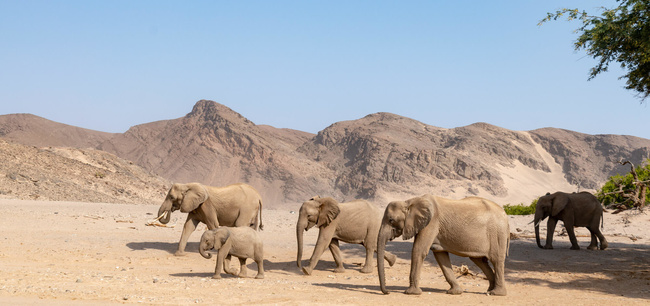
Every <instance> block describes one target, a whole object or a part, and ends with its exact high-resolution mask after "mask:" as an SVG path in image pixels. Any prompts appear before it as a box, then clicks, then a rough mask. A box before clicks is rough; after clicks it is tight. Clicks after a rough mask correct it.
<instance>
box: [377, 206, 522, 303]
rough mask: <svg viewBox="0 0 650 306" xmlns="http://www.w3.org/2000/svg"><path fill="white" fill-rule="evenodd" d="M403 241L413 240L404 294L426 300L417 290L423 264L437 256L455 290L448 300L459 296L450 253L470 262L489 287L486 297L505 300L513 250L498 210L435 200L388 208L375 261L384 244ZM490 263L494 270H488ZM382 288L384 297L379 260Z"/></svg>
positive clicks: (382, 276) (502, 213)
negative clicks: (507, 267) (508, 259)
mask: <svg viewBox="0 0 650 306" xmlns="http://www.w3.org/2000/svg"><path fill="white" fill-rule="evenodd" d="M399 236H403V239H404V240H408V239H410V238H412V237H415V239H414V241H413V248H412V252H411V271H410V275H409V283H410V285H409V287H408V288H407V289H406V291H405V292H404V293H406V294H415V295H418V294H422V289H420V286H419V280H420V271H421V269H422V262H423V261H424V258H425V257H426V256H427V254H428V253H429V250H432V251H433V255H434V256H435V258H436V261H437V262H438V265H439V266H440V269H441V270H442V273H443V274H444V276H445V279H446V280H447V282H448V283H449V285H451V288H450V289H449V290H448V291H447V293H448V294H461V293H462V292H463V289H462V288H461V286H460V285H459V284H458V282H457V281H456V277H455V276H454V272H453V270H452V266H451V261H450V260H449V253H452V254H454V255H458V256H462V257H469V258H470V259H471V260H472V262H474V263H475V264H476V265H477V266H478V267H479V268H480V269H481V270H482V271H483V273H484V274H485V276H486V277H487V279H488V280H489V282H490V285H489V288H488V294H491V295H506V283H505V278H504V270H505V260H506V256H507V255H508V249H509V247H510V225H509V224H508V216H507V215H506V213H505V211H504V210H503V208H501V207H500V206H499V205H498V204H496V203H494V202H492V201H490V200H487V199H483V198H479V197H467V198H464V199H462V200H450V199H445V198H441V197H436V196H433V195H428V194H427V195H423V196H420V197H414V198H411V199H409V200H406V201H393V202H390V203H389V204H388V206H387V207H386V210H385V212H384V217H383V219H382V221H381V228H380V229H379V235H378V238H377V257H378V258H381V256H382V255H383V253H384V250H385V248H386V242H387V241H388V240H393V239H394V238H396V237H399ZM488 261H489V262H492V265H493V266H494V270H493V269H492V268H491V267H490V265H489V264H488ZM377 270H378V272H379V285H380V288H381V291H382V292H383V293H384V294H388V291H386V279H385V274H384V263H383V262H382V261H381V260H377Z"/></svg>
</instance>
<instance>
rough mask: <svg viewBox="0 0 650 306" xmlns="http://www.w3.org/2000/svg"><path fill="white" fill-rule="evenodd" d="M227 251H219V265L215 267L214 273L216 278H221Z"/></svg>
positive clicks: (213, 276)
mask: <svg viewBox="0 0 650 306" xmlns="http://www.w3.org/2000/svg"><path fill="white" fill-rule="evenodd" d="M226 254H227V252H221V250H220V251H219V252H218V253H217V266H216V267H215V268H214V275H212V278H214V279H220V278H221V269H222V268H223V259H224V258H225V257H226Z"/></svg>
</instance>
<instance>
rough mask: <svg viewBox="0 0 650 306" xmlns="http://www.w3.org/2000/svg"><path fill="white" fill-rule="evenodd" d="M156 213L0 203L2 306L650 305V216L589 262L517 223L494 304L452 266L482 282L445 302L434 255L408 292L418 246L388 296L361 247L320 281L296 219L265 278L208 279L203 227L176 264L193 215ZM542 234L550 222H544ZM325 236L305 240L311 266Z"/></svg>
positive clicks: (273, 247) (625, 225) (284, 225)
mask: <svg viewBox="0 0 650 306" xmlns="http://www.w3.org/2000/svg"><path fill="white" fill-rule="evenodd" d="M157 209H158V207H157V206H153V205H133V204H97V203H73V202H38V201H20V200H0V233H2V236H0V271H1V273H0V304H4V305H8V304H12V305H13V304H55V305H76V304H83V305H87V304H93V305H95V304H116V303H122V304H136V303H142V304H226V303H227V304H289V305H298V304H306V303H309V304H317V305H318V304H358V305H372V304H375V305H378V304H395V305H404V303H410V304H465V305H466V304H516V305H530V304H548V303H554V304H557V303H561V304H576V305H595V304H608V305H615V304H618V305H623V304H624V305H630V304H648V303H650V243H649V241H650V240H649V239H650V227H649V226H648V225H649V224H650V214H643V213H642V214H639V213H636V214H629V215H628V214H618V215H611V214H606V216H605V229H604V233H605V235H606V237H607V239H608V240H609V243H610V244H609V249H607V250H605V251H589V250H586V249H585V248H586V246H587V245H588V244H589V238H588V237H586V234H587V233H588V232H587V231H586V230H585V229H580V230H578V234H579V235H580V236H583V237H578V240H579V242H580V245H581V247H582V248H583V249H581V250H579V251H572V250H569V246H570V243H569V240H568V237H567V236H559V237H556V239H555V243H554V246H555V249H554V250H541V249H539V248H537V246H536V244H535V240H534V238H533V237H532V236H531V235H532V229H533V227H532V225H530V224H528V222H529V221H530V220H531V219H532V217H531V216H517V217H511V219H510V221H511V229H512V232H513V233H515V234H516V235H518V236H520V237H521V238H518V239H514V240H512V242H511V245H510V256H509V257H508V259H507V262H506V280H507V285H508V287H507V289H508V296H506V297H494V296H487V295H486V294H485V291H486V290H487V286H488V282H487V281H486V280H485V279H484V278H483V275H482V274H479V273H478V271H479V269H478V268H477V267H476V266H474V265H473V264H472V263H471V262H470V261H469V260H467V259H464V258H459V257H452V262H453V263H454V265H457V266H461V265H467V266H468V267H469V269H470V271H471V272H472V273H474V274H476V275H464V276H461V277H459V280H460V282H461V284H463V285H464V288H465V293H463V294H462V295H460V296H451V295H447V294H445V293H444V292H445V290H447V289H448V285H447V283H446V282H445V280H444V277H443V276H442V273H441V272H440V269H439V268H438V266H437V264H436V263H435V260H434V259H433V256H432V255H431V254H430V255H429V256H428V257H427V263H426V265H425V266H424V268H423V269H424V270H423V272H422V280H421V284H422V289H423V290H424V293H423V294H422V295H420V296H407V295H404V294H403V293H402V291H403V290H404V289H406V287H407V285H408V271H409V267H410V262H409V258H410V246H411V242H408V241H402V240H395V241H393V242H390V243H389V245H388V247H387V250H388V251H391V252H393V253H394V254H396V255H398V257H399V259H398V261H397V263H396V264H395V266H393V267H391V268H388V267H387V270H386V272H387V283H388V289H389V290H391V292H392V293H391V294H389V295H383V294H381V292H380V291H379V282H378V279H377V273H376V272H374V273H372V274H362V273H360V272H359V269H360V264H361V263H362V262H363V248H362V247H360V246H356V245H349V244H345V243H343V244H342V246H341V247H342V251H343V254H344V260H345V262H346V268H347V271H346V272H344V273H339V274H337V273H334V272H333V268H334V263H333V261H332V257H331V255H330V254H329V253H326V254H325V255H323V258H322V259H321V261H320V262H319V264H318V266H317V267H316V270H315V271H314V273H313V275H311V276H305V275H302V273H300V272H299V270H298V268H297V266H296V263H295V257H296V241H295V230H294V226H295V222H296V220H297V214H295V213H292V212H291V211H289V210H265V211H264V224H265V230H264V231H262V232H261V233H260V234H261V235H262V237H263V239H264V243H265V248H264V249H265V268H266V278H265V279H263V280H257V279H253V278H252V277H253V276H254V275H255V270H256V264H255V263H253V262H252V261H249V264H248V268H249V278H236V277H234V276H230V275H224V278H223V279H220V280H213V279H211V276H212V273H213V271H214V265H215V258H216V257H213V258H212V259H211V260H207V259H204V258H203V257H201V256H200V255H199V254H198V251H197V250H198V240H199V238H200V233H201V232H202V231H203V230H204V229H205V227H204V226H202V227H200V231H199V232H195V233H194V234H193V235H192V236H191V238H190V243H189V244H188V252H189V254H188V255H187V256H185V257H175V256H174V255H173V254H172V253H173V252H174V251H175V249H176V246H177V243H178V239H179V237H180V234H181V227H182V223H183V221H184V220H185V215H183V214H181V213H179V212H176V213H174V215H173V216H172V221H171V222H170V224H173V223H174V222H177V226H176V227H174V228H161V227H151V226H145V222H146V221H147V220H150V219H152V218H153V217H154V214H155V213H156V211H157ZM544 224H545V222H544ZM316 235H317V232H316V231H315V230H311V231H309V232H307V233H306V236H305V242H306V245H305V247H306V250H305V258H304V260H305V261H304V263H306V262H307V259H308V257H309V256H310V255H311V250H312V248H313V244H314V242H315V240H316Z"/></svg>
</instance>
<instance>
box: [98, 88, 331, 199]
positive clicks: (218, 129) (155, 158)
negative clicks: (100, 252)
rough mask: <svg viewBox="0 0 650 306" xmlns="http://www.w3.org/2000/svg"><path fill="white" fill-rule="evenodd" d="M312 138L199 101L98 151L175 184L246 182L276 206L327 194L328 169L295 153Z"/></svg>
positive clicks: (136, 129)
mask: <svg viewBox="0 0 650 306" xmlns="http://www.w3.org/2000/svg"><path fill="white" fill-rule="evenodd" d="M311 137H313V135H312V134H309V133H304V132H299V131H294V130H286V129H276V128H273V127H269V126H258V125H255V124H254V123H253V122H251V121H249V120H248V119H246V118H244V117H242V116H241V115H240V114H238V113H236V112H234V111H232V110H231V109H229V108H227V107H225V106H223V105H220V104H217V103H215V102H212V101H199V102H198V103H197V104H196V105H195V106H194V108H193V109H192V111H191V112H190V113H189V114H187V116H185V117H182V118H179V119H174V120H167V121H159V122H154V123H148V124H142V125H138V126H134V127H132V128H131V129H129V130H128V131H127V132H126V133H124V134H121V135H117V136H115V137H113V138H112V139H110V140H108V141H106V142H104V143H103V144H101V145H100V146H99V148H100V149H101V150H105V151H107V152H111V153H114V154H115V155H117V156H120V157H123V158H125V159H128V160H132V161H134V162H135V163H136V164H138V165H140V166H142V167H144V168H145V169H150V170H152V171H155V172H156V173H157V174H159V175H161V176H163V177H166V178H168V179H170V180H172V181H174V182H194V181H196V182H202V183H205V184H210V185H215V186H220V185H227V184H231V183H235V182H247V183H249V184H251V185H253V186H254V187H256V188H257V189H259V190H260V192H262V194H263V198H264V199H265V202H266V203H269V204H270V203H276V204H277V203H283V202H284V201H285V200H286V199H291V200H296V201H297V200H299V199H304V198H305V197H308V196H307V195H310V196H309V197H311V196H313V195H316V194H326V193H328V192H330V189H329V188H327V186H328V184H327V181H328V180H329V176H330V175H328V174H326V173H324V172H326V171H328V170H327V169H326V168H325V167H323V166H322V165H321V164H319V163H317V162H315V161H310V160H308V159H306V158H305V157H304V156H303V155H302V154H300V153H298V152H296V148H297V147H298V146H299V145H300V144H302V143H304V142H305V141H308V140H309V139H310V138H311ZM270 205H271V206H272V205H273V204H270Z"/></svg>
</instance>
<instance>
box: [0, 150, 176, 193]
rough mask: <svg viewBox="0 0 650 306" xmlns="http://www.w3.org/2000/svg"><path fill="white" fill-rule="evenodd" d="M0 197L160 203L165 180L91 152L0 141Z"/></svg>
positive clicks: (122, 162)
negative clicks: (0, 161)
mask: <svg viewBox="0 0 650 306" xmlns="http://www.w3.org/2000/svg"><path fill="white" fill-rule="evenodd" d="M0 160H2V161H3V162H2V166H1V167H0V198H11V199H22V200H46V201H47V200H49V201H79V202H108V203H133V204H160V203H161V202H162V199H164V197H165V195H166V194H167V190H168V189H169V188H170V186H171V185H170V184H169V182H168V181H167V180H165V179H163V178H161V177H159V176H156V175H154V174H152V173H151V172H149V171H145V170H143V169H142V168H141V167H139V166H137V165H133V163H131V162H129V161H127V160H124V159H121V158H119V157H116V156H114V155H113V154H110V153H107V152H103V151H99V150H95V149H76V148H67V147H43V148H37V147H34V146H28V145H23V144H18V143H14V142H11V141H6V140H2V139H0Z"/></svg>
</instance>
